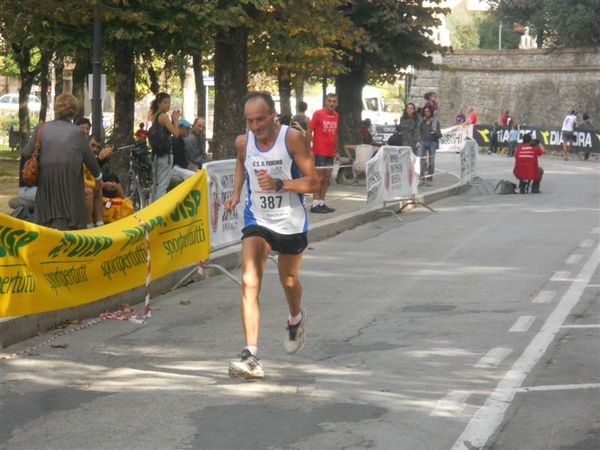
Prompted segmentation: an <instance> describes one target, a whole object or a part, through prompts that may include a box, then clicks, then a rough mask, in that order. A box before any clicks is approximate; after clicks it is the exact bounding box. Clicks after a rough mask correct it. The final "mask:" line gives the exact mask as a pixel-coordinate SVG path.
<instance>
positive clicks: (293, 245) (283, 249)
mask: <svg viewBox="0 0 600 450" xmlns="http://www.w3.org/2000/svg"><path fill="white" fill-rule="evenodd" d="M251 236H257V237H261V238H263V239H264V240H265V241H267V242H268V244H269V245H270V246H271V249H272V250H274V251H276V252H278V253H281V254H284V255H299V254H300V253H302V252H303V251H304V250H305V249H306V247H308V237H307V233H298V234H279V233H276V232H274V231H271V230H269V229H268V228H265V227H261V226H260V225H250V226H248V227H246V228H244V229H243V230H242V240H243V239H246V238H248V237H251Z"/></svg>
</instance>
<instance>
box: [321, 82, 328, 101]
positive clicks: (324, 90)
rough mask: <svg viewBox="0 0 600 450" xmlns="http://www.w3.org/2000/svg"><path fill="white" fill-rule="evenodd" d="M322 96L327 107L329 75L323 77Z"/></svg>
mask: <svg viewBox="0 0 600 450" xmlns="http://www.w3.org/2000/svg"><path fill="white" fill-rule="evenodd" d="M321 91H322V92H321V96H322V98H323V108H325V100H326V99H327V75H323V78H321Z"/></svg>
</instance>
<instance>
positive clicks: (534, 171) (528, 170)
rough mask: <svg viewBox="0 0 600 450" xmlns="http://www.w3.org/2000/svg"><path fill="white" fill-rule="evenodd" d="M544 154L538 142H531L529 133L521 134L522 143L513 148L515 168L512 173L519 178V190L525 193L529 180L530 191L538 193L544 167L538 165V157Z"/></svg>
mask: <svg viewBox="0 0 600 450" xmlns="http://www.w3.org/2000/svg"><path fill="white" fill-rule="evenodd" d="M543 154H544V148H543V147H542V146H541V145H540V143H539V142H537V141H536V142H532V139H531V134H529V133H527V134H526V135H525V136H523V144H522V145H519V146H518V147H517V149H516V150H515V168H514V169H513V173H514V175H515V177H517V179H518V180H519V192H520V193H521V194H525V193H526V189H527V186H528V183H529V182H532V184H531V193H532V194H539V193H540V183H541V182H542V176H543V175H544V169H542V168H541V167H539V164H538V157H540V156H542V155H543Z"/></svg>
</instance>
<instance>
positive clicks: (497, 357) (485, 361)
mask: <svg viewBox="0 0 600 450" xmlns="http://www.w3.org/2000/svg"><path fill="white" fill-rule="evenodd" d="M511 353H512V348H506V347H496V348H493V349H491V350H490V351H489V352H487V353H486V354H485V355H484V356H483V358H481V359H480V360H479V362H478V363H477V364H475V365H474V366H473V367H476V368H478V369H492V368H495V367H498V366H499V365H500V363H501V362H502V360H503V359H504V358H506V357H507V356H508V355H510V354H511Z"/></svg>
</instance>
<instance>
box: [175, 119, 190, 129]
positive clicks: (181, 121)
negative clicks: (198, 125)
mask: <svg viewBox="0 0 600 450" xmlns="http://www.w3.org/2000/svg"><path fill="white" fill-rule="evenodd" d="M177 125H178V126H180V127H185V128H192V124H191V123H189V122H188V121H187V120H185V119H184V118H183V117H182V118H181V119H179V121H178V122H177Z"/></svg>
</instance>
